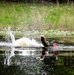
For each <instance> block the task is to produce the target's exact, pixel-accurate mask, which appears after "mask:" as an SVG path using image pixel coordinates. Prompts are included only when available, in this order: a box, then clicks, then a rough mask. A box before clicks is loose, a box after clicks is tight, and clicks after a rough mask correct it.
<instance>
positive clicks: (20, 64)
mask: <svg viewBox="0 0 74 75" xmlns="http://www.w3.org/2000/svg"><path fill="white" fill-rule="evenodd" d="M11 36H12V35H11ZM0 40H1V42H0V75H66V74H67V75H74V46H71V45H69V46H64V45H62V44H61V46H60V47H59V48H58V49H59V51H60V52H59V54H58V56H57V57H58V60H56V55H54V54H53V53H52V52H50V49H51V47H49V48H48V50H49V56H46V57H45V58H44V60H40V56H41V52H42V45H41V44H39V45H41V46H38V45H37V46H33V45H32V46H28V47H24V46H14V45H12V43H11V42H10V41H9V42H7V40H5V39H4V38H1V39H0ZM30 42H31V41H30ZM33 42H35V41H34V40H33ZM54 49H55V48H54Z"/></svg>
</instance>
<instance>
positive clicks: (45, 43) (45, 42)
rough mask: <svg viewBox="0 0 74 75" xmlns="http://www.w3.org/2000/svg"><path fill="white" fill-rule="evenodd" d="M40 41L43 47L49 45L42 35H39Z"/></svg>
mask: <svg viewBox="0 0 74 75" xmlns="http://www.w3.org/2000/svg"><path fill="white" fill-rule="evenodd" d="M41 42H42V44H43V45H44V47H48V46H49V42H48V41H46V39H45V37H44V35H41Z"/></svg>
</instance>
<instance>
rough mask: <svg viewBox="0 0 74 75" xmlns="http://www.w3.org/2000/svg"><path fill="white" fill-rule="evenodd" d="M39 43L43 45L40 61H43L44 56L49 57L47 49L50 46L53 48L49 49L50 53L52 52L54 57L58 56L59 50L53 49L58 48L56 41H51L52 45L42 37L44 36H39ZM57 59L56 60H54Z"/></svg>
mask: <svg viewBox="0 0 74 75" xmlns="http://www.w3.org/2000/svg"><path fill="white" fill-rule="evenodd" d="M41 42H42V44H43V46H44V47H43V50H42V55H41V59H42V60H43V59H44V57H45V56H46V55H49V51H48V50H49V49H48V47H49V46H52V47H53V48H51V49H50V51H52V53H53V54H54V55H55V56H58V54H59V50H58V49H55V48H58V46H59V42H58V41H56V40H55V41H53V42H52V43H51V42H49V41H47V40H46V38H45V37H44V35H41ZM56 59H57V58H56Z"/></svg>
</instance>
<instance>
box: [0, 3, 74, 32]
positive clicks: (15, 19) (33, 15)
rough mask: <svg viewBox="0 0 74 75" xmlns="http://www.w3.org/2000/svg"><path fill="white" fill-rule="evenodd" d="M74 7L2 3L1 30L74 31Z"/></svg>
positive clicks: (0, 14)
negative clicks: (6, 28)
mask: <svg viewBox="0 0 74 75" xmlns="http://www.w3.org/2000/svg"><path fill="white" fill-rule="evenodd" d="M73 7H74V5H73V4H70V5H65V4H63V5H59V6H57V5H43V4H24V3H0V11H1V12H0V30H4V28H5V27H8V26H11V28H12V30H49V29H59V30H71V31H72V30H74V8H73Z"/></svg>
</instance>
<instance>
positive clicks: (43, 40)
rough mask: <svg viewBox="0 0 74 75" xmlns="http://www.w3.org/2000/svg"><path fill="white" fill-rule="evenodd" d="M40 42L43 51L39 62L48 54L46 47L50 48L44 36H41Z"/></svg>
mask: <svg viewBox="0 0 74 75" xmlns="http://www.w3.org/2000/svg"><path fill="white" fill-rule="evenodd" d="M41 42H42V44H43V46H44V47H43V50H42V55H41V60H43V59H44V57H45V56H47V55H48V54H49V52H48V47H49V46H50V44H49V42H48V41H47V40H46V39H45V37H44V35H41Z"/></svg>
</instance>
